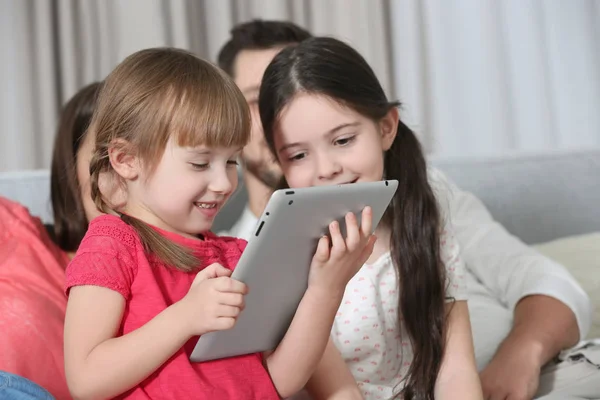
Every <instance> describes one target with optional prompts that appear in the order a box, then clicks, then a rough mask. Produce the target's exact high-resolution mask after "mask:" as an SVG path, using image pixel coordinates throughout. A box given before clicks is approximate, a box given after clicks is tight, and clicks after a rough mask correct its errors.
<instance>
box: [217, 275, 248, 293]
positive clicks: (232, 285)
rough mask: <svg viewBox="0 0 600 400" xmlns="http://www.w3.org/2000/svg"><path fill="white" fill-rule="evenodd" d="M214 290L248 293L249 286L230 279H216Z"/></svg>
mask: <svg viewBox="0 0 600 400" xmlns="http://www.w3.org/2000/svg"><path fill="white" fill-rule="evenodd" d="M213 285H214V286H213V288H214V289H215V290H217V291H219V292H231V293H241V294H246V293H248V286H246V284H245V283H242V282H240V281H237V280H235V279H231V278H229V277H220V278H214V283H213Z"/></svg>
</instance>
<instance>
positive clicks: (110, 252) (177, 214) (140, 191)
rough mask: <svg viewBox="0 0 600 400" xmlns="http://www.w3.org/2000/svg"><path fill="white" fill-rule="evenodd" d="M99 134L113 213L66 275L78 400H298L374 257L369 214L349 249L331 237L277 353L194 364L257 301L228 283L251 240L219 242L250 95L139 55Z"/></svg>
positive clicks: (118, 74) (108, 97)
mask: <svg viewBox="0 0 600 400" xmlns="http://www.w3.org/2000/svg"><path fill="white" fill-rule="evenodd" d="M89 134H90V135H93V136H94V138H95V151H94V154H93V157H92V160H91V163H90V173H91V192H92V197H93V199H94V201H95V203H96V205H97V207H98V208H99V209H100V210H102V211H103V212H104V213H105V214H104V215H102V216H99V217H97V218H95V219H94V220H93V221H92V222H91V223H90V225H89V229H88V231H87V233H86V235H85V237H84V239H83V241H82V242H81V245H80V246H79V248H78V250H77V254H76V256H75V258H74V259H73V261H72V262H71V263H70V265H69V267H68V269H67V273H66V275H67V276H66V291H67V293H68V295H69V300H68V306H67V315H66V322H65V369H66V375H67V382H68V385H69V389H70V391H71V393H72V395H73V396H74V397H77V398H113V397H119V398H139V399H159V398H160V399H185V398H195V399H242V398H245V399H278V398H280V397H289V396H291V395H292V394H294V393H295V392H297V391H298V390H299V389H301V388H302V387H303V386H304V384H305V383H306V382H307V381H308V379H309V377H310V376H311V375H312V373H313V371H314V370H315V368H316V366H317V364H318V363H319V361H320V359H321V356H322V354H323V352H324V351H326V352H328V351H330V350H331V349H334V348H333V346H326V345H327V343H328V338H329V333H330V329H331V326H332V323H333V319H334V316H335V312H336V310H337V308H338V307H339V305H340V302H341V299H342V297H343V293H344V289H345V286H346V283H347V282H348V281H349V279H350V278H351V277H352V276H353V275H354V274H355V273H356V271H357V270H358V269H359V268H360V266H361V265H362V263H363V262H364V261H365V260H366V259H367V258H368V257H369V255H370V253H371V251H372V249H373V244H374V237H373V236H372V235H370V227H371V212H370V210H368V209H365V212H363V217H362V221H361V227H360V228H359V224H358V222H357V221H356V219H355V218H354V217H353V215H352V214H349V215H348V216H347V218H346V223H347V225H348V234H347V236H346V237H345V238H344V237H342V236H341V233H340V230H339V226H338V225H337V224H332V225H331V226H330V232H331V239H327V238H323V239H322V240H321V241H320V242H319V245H318V248H317V250H316V252H315V255H314V257H313V260H312V263H311V266H310V275H309V285H308V289H307V291H306V293H305V295H304V297H303V299H302V301H301V303H300V306H299V308H298V310H297V312H296V315H295V317H294V319H293V321H292V324H291V326H290V328H289V330H288V332H287V334H286V335H285V337H284V339H283V340H282V342H281V343H280V345H279V346H278V347H277V348H276V349H275V350H274V351H272V352H268V353H264V354H250V355H242V356H238V357H232V358H227V359H222V360H215V361H210V362H203V363H192V362H190V360H189V354H190V353H191V351H192V349H193V347H194V344H195V342H196V340H197V336H198V335H202V334H204V333H207V332H211V331H218V330H225V329H230V328H232V327H233V326H234V325H235V322H236V319H237V317H238V316H239V315H240V313H241V312H243V309H244V295H245V294H246V293H247V292H248V288H247V287H246V286H245V285H244V284H243V283H241V282H239V281H236V280H233V279H231V278H230V274H231V270H232V269H233V268H234V267H235V265H236V263H237V261H238V259H239V257H240V255H241V253H242V251H243V249H244V246H245V242H243V241H240V240H238V239H233V238H228V237H217V236H215V235H214V234H213V233H211V232H210V229H211V226H212V222H213V219H214V217H215V215H216V214H217V212H218V211H219V210H220V208H221V207H222V206H223V204H224V203H225V201H226V200H227V199H228V197H229V196H230V195H231V193H232V192H233V191H234V189H235V187H236V185H237V170H236V159H237V158H238V155H239V153H240V151H241V149H242V147H243V146H244V145H245V144H246V142H247V140H248V136H249V134H250V117H249V111H248V108H247V105H246V102H245V100H244V97H243V96H242V94H241V93H240V91H239V90H238V89H237V87H236V85H235V84H234V83H233V81H231V79H230V78H229V77H227V76H226V74H225V73H223V72H222V71H220V70H219V69H218V68H216V67H215V66H213V65H212V64H210V63H208V62H206V61H203V60H200V59H198V58H197V57H195V56H193V55H192V54H190V53H187V52H185V51H181V50H175V49H149V50H143V51H140V52H137V53H135V54H133V55H131V56H129V57H128V58H127V59H125V60H124V61H123V62H122V63H121V64H120V65H118V66H117V67H116V69H115V70H114V71H113V72H112V73H111V74H110V75H109V76H108V78H107V79H106V81H105V83H104V86H103V88H102V90H101V92H100V95H99V99H98V107H97V109H96V111H95V112H94V116H93V119H92V122H91V125H90V128H89ZM104 178H106V179H108V180H109V181H110V182H117V183H118V184H119V185H120V190H121V192H122V194H124V196H120V198H121V197H122V198H121V199H120V200H119V201H118V202H114V201H111V198H108V197H109V196H107V193H104V192H103V190H101V189H103V188H104V187H105V185H100V183H101V182H103V179H104ZM123 199H124V200H123ZM121 200H123V201H121ZM117 203H118V204H119V206H116V205H115V204H117ZM306 337H310V340H306ZM326 347H327V349H328V350H326Z"/></svg>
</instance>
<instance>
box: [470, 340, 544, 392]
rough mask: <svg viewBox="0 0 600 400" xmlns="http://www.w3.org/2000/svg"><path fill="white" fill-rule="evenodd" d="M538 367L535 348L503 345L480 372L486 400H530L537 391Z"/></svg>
mask: <svg viewBox="0 0 600 400" xmlns="http://www.w3.org/2000/svg"><path fill="white" fill-rule="evenodd" d="M540 371H541V365H540V362H539V357H538V356H537V354H536V351H535V346H525V345H523V344H522V343H511V342H510V341H509V339H507V341H506V342H505V343H503V344H502V345H501V346H500V348H499V349H498V352H497V353H496V355H495V356H494V358H493V359H492V361H491V362H490V363H489V365H488V366H487V367H486V368H485V369H484V370H483V371H482V372H481V373H480V378H481V386H482V388H483V398H484V399H485V400H531V399H533V396H535V393H536V391H537V389H538V385H539V379H540Z"/></svg>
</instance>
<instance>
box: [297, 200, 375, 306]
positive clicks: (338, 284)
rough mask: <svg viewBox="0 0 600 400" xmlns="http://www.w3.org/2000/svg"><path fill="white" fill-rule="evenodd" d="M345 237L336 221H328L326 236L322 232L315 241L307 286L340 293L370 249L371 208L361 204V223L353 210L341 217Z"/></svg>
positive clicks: (371, 240) (372, 242) (365, 259)
mask: <svg viewBox="0 0 600 400" xmlns="http://www.w3.org/2000/svg"><path fill="white" fill-rule="evenodd" d="M345 222H346V238H344V237H343V236H342V233H341V231H340V226H339V223H338V222H337V221H334V222H332V223H331V224H329V233H330V236H331V239H330V238H329V237H328V236H323V237H322V238H321V239H320V240H319V243H318V245H317V250H316V251H315V255H314V256H313V259H312V263H311V266H310V272H309V275H308V290H314V289H322V290H323V291H324V292H325V293H330V294H331V295H334V296H342V295H343V294H344V289H345V288H346V284H347V283H348V281H350V279H352V277H353V276H354V275H355V274H356V273H357V272H358V270H359V269H360V268H361V267H362V265H363V264H364V263H365V262H366V261H367V260H368V258H369V256H370V255H371V253H372V252H373V246H374V245H375V240H376V237H375V235H372V234H371V229H372V226H373V224H372V223H373V212H372V210H371V208H370V207H365V209H364V210H363V212H362V215H361V226H360V228H359V226H358V221H357V220H356V216H355V215H354V213H352V212H349V213H348V214H346V217H345Z"/></svg>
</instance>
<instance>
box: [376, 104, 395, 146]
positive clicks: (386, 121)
mask: <svg viewBox="0 0 600 400" xmlns="http://www.w3.org/2000/svg"><path fill="white" fill-rule="evenodd" d="M399 120H400V116H399V114H398V109H397V108H396V107H393V108H392V109H391V110H390V111H388V113H387V114H386V115H385V117H383V118H382V119H381V121H379V129H380V131H381V147H382V150H383V151H388V150H389V149H390V147H392V143H394V139H396V133H398V122H399Z"/></svg>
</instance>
